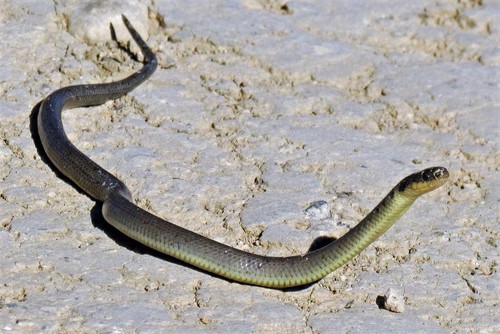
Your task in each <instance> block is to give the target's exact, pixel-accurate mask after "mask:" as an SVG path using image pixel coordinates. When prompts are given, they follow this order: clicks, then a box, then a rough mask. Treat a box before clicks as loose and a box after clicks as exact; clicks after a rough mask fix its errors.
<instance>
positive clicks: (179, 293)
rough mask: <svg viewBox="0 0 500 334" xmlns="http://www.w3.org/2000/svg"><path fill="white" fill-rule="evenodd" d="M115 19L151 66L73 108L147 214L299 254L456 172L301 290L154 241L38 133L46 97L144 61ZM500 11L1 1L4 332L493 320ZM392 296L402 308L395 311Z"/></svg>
mask: <svg viewBox="0 0 500 334" xmlns="http://www.w3.org/2000/svg"><path fill="white" fill-rule="evenodd" d="M122 13H124V14H126V15H127V16H128V17H129V19H130V20H131V21H132V23H133V24H134V25H135V26H136V27H137V28H138V29H139V31H140V32H141V34H143V36H144V37H145V38H146V39H147V41H148V44H149V45H150V46H151V47H152V49H153V50H154V52H155V53H156V54H157V56H158V58H159V63H160V66H159V69H158V70H157V72H156V73H155V74H154V75H153V76H152V77H151V79H150V80H148V81H147V82H146V83H145V84H143V85H141V86H140V87H139V88H137V89H136V90H135V91H133V92H132V93H130V94H128V95H127V96H126V97H123V98H121V99H119V100H116V101H112V102H108V103H106V104H105V105H103V106H99V107H92V108H81V109H74V110H68V111H66V112H64V114H63V117H64V124H65V129H66V131H67V133H68V136H69V138H70V139H71V140H72V141H73V142H74V143H75V144H76V145H77V146H78V148H80V149H81V150H82V151H84V152H85V153H86V154H88V155H89V156H90V157H91V158H92V159H93V160H95V161H97V162H98V163H99V164H101V165H102V166H103V167H105V168H106V169H108V170H109V171H111V172H112V173H114V174H115V175H117V176H118V177H119V178H121V179H122V180H124V181H125V183H126V184H127V185H128V187H129V188H130V189H131V191H132V193H133V196H134V198H135V201H136V203H137V204H138V205H139V206H141V207H143V208H144V209H146V210H148V211H150V212H153V213H155V214H157V215H159V216H161V217H164V218H165V219H168V220H169V221H171V222H173V223H175V224H178V225H181V226H183V227H185V228H188V229H190V230H192V231H195V232H196V233H199V234H201V235H204V236H206V237H209V238H212V239H215V240H217V241H219V242H222V243H225V244H228V245H231V246H233V247H237V248H239V249H242V250H245V251H250V252H254V253H257V254H263V255H273V256H286V255H296V254H303V253H305V252H306V251H307V250H308V249H309V247H310V246H311V244H312V243H313V242H314V241H315V240H317V239H318V238H322V237H333V238H338V237H340V236H341V235H342V234H343V233H345V232H346V231H348V230H349V228H351V227H353V226H355V224H356V223H357V222H359V221H360V220H361V219H362V218H363V217H364V216H365V215H366V214H367V213H368V212H369V211H370V210H371V209H372V208H373V207H374V206H375V205H376V204H377V203H378V202H379V201H380V200H381V199H382V198H383V197H384V196H385V195H386V194H387V193H388V192H389V190H390V189H391V187H393V186H394V185H395V184H396V183H397V182H398V181H399V180H401V179H402V178H403V177H404V176H406V175H408V174H410V173H413V172H416V171H418V170H420V169H423V168H426V167H430V166H444V167H446V168H448V169H449V171H450V173H451V179H450V181H449V182H448V183H447V184H446V185H445V186H444V187H442V188H440V189H438V190H436V191H434V192H432V193H430V194H427V195H425V196H423V197H422V198H421V199H419V200H418V201H417V202H416V203H415V204H414V206H413V207H412V208H411V209H410V210H409V211H408V213H407V214H406V215H405V216H404V217H403V218H402V219H401V220H400V221H399V222H398V223H396V225H395V226H394V227H393V228H391V230H389V231H388V232H387V233H386V234H384V235H383V236H382V237H381V238H380V239H379V240H377V241H376V242H375V243H373V244H372V245H371V246H369V247H368V248H367V249H366V250H365V251H364V252H362V253H361V254H360V255H359V256H358V257H356V258H355V259H353V260H352V261H350V262H349V263H348V264H347V265H345V266H344V267H342V268H340V269H339V270H337V271H335V272H334V273H332V274H330V275H328V276H327V277H325V278H324V279H323V280H321V281H320V282H318V283H316V284H313V285H311V286H308V287H305V288H303V289H294V290H285V291H282V290H271V289H266V288H260V287H253V286H247V285H241V284H238V283H233V282H229V281H226V280H223V279H220V278H218V277H215V276H212V275H210V274H207V273H205V272H202V271H198V270H195V269H193V268H191V267H189V266H185V265H183V264H182V263H180V262H178V261H175V260H172V259H170V258H167V257H165V256H162V255H161V254H157V253H155V252H152V251H150V250H148V249H146V248H144V247H142V246H141V245H139V244H137V243H135V242H133V241H131V240H129V239H127V238H125V237H123V236H122V235H120V234H119V233H117V232H116V231H114V230H112V229H111V228H109V227H108V226H107V224H106V223H105V222H104V221H103V219H102V217H101V215H100V206H99V203H96V202H95V201H94V200H92V199H91V198H90V197H88V196H86V195H85V194H83V193H82V192H80V191H79V190H78V189H77V188H75V187H74V186H73V185H72V184H71V183H70V182H68V181H67V180H65V179H64V178H62V177H61V175H60V174H58V173H57V172H56V171H55V170H54V169H52V168H51V166H50V164H48V163H47V160H46V158H45V156H44V153H43V150H42V149H41V147H40V146H39V145H38V141H37V131H36V119H35V115H36V112H37V108H36V106H37V104H38V103H39V102H40V101H41V100H42V99H43V98H44V97H45V96H47V95H48V94H49V93H50V92H52V91H54V90H55V89H57V88H60V87H63V86H67V85H70V84H78V83H99V82H110V81H113V80H117V79H121V78H124V77H125V76H127V75H128V74H130V73H132V72H133V71H134V70H137V69H138V68H140V66H141V65H140V63H139V62H138V61H137V60H139V61H140V60H141V59H142V58H141V55H140V53H139V52H138V49H137V47H136V46H135V45H134V44H133V42H131V43H130V44H128V42H127V41H128V40H129V39H130V37H129V36H128V35H127V33H126V31H125V30H124V28H123V24H122V22H121V19H120V15H121V14H122ZM499 16H500V3H499V2H498V1H479V0H476V1H474V0H469V1H467V0H461V1H460V0H459V1H435V0H425V1H416V2H404V1H394V0H385V1H383V0H382V1H376V2H375V1H348V2H346V1H290V2H284V1H282V2H280V1H265V0H260V1H259V0H253V1H252V0H246V1H245V0H239V1H232V2H228V1H222V0H221V1H213V0H211V1H209V0H207V1H194V0H192V1H173V0H172V1H167V0H155V1H151V2H150V1H129V2H127V3H126V4H125V2H120V1H108V2H100V1H55V2H51V1H30V0H21V1H6V2H4V4H3V8H2V12H0V37H1V39H0V46H1V49H0V55H1V57H0V118H1V122H0V137H1V141H0V161H1V163H0V250H1V254H2V255H1V256H0V268H1V275H0V332H6V333H7V332H16V333H18V332H22V333H24V332H33V333H36V332H40V331H43V332H53V333H64V332H79V333H81V332H83V333H87V332H89V333H92V332H113V333H130V332H137V333H151V332H166V331H168V332H169V333H186V332H190V333H192V332H209V333H250V332H254V333H259V332H268V333H269V332H278V331H279V332H282V333H366V332H370V333H386V332H388V331H392V332H413V333H450V332H456V333H495V332H496V333H498V332H500V323H499V320H498V313H499V307H498V304H499V299H498V296H499V295H500V291H499V290H500V287H499V278H498V270H497V264H498V260H499V251H498V216H499V212H498V203H499V192H498V190H497V191H495V190H494V189H495V188H497V187H498V186H499V177H498V175H499V174H498V169H499V165H500V156H499V154H498V145H497V140H498V133H499V128H500V127H499V120H498V112H499V104H500V93H499V92H500V90H499V77H500V70H499V65H500V49H499V45H500V29H499V22H500V17H499ZM110 22H112V23H113V27H114V28H115V31H116V37H117V39H118V42H119V44H120V47H119V45H118V43H117V42H116V41H113V40H112V39H111V33H110V25H109V23H110ZM128 46H130V48H131V50H132V56H134V55H135V54H137V57H132V58H131V53H128V52H127V51H126V50H127V47H128ZM497 189H498V188H497ZM321 201H324V202H325V203H326V204H325V203H321ZM318 202H319V204H320V205H318V206H320V207H321V210H316V211H317V212H316V214H311V211H310V210H307V208H309V207H310V206H311V205H312V204H314V203H318ZM389 289H391V294H392V295H391V296H395V298H396V299H398V300H400V301H401V300H402V301H403V302H404V304H403V306H404V310H402V309H400V311H403V312H400V313H397V312H391V311H388V310H387V309H386V308H384V306H383V301H381V300H382V299H383V296H384V295H385V294H386V293H387V291H388V290H389Z"/></svg>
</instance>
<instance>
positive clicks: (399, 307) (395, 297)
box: [384, 288, 405, 313]
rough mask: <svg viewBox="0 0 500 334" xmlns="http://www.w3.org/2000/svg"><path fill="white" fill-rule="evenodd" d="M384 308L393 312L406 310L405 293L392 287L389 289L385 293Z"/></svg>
mask: <svg viewBox="0 0 500 334" xmlns="http://www.w3.org/2000/svg"><path fill="white" fill-rule="evenodd" d="M384 308H385V309H386V310H388V311H391V312H395V313H403V312H404V310H405V301H404V298H403V295H402V294H400V293H399V291H396V290H394V289H392V288H390V289H389V290H387V292H386V293H385V295H384Z"/></svg>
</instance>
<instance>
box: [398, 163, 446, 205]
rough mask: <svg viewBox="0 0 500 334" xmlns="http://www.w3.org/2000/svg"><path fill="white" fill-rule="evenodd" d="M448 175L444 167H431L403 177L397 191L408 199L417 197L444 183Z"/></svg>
mask: <svg viewBox="0 0 500 334" xmlns="http://www.w3.org/2000/svg"><path fill="white" fill-rule="evenodd" d="M449 177H450V173H449V172H448V170H447V169H446V168H444V167H431V168H427V169H424V170H422V171H420V172H417V173H415V174H412V175H410V176H407V177H405V178H404V179H403V180H402V181H401V182H400V183H399V185H398V187H397V188H398V191H399V192H400V193H403V194H405V195H408V196H410V197H415V198H416V197H418V196H421V195H423V194H425V193H428V192H429V191H432V190H434V189H437V188H439V187H441V186H442V185H443V184H445V183H446V181H447V180H448V178H449Z"/></svg>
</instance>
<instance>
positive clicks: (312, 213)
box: [305, 201, 330, 220]
mask: <svg viewBox="0 0 500 334" xmlns="http://www.w3.org/2000/svg"><path fill="white" fill-rule="evenodd" d="M305 213H306V215H307V216H308V217H309V218H311V219H313V220H322V219H326V218H328V217H330V210H328V203H327V202H325V201H317V202H314V203H312V204H311V205H309V207H308V208H307V209H306V210H305Z"/></svg>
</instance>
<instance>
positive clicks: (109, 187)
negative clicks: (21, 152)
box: [37, 16, 449, 288]
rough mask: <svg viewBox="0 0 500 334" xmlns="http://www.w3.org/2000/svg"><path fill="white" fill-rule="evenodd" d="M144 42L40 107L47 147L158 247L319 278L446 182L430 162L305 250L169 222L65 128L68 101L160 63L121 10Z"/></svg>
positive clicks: (105, 92) (270, 278)
mask: <svg viewBox="0 0 500 334" xmlns="http://www.w3.org/2000/svg"><path fill="white" fill-rule="evenodd" d="M123 22H124V24H125V26H126V27H127V29H128V31H129V32H130V34H131V35H132V37H133V39H134V40H135V42H136V43H137V44H138V45H139V47H140V49H141V52H142V54H143V56H144V66H143V67H142V68H141V69H140V70H139V71H137V72H136V73H134V74H132V75H131V76H129V77H127V78H125V79H123V80H120V81H116V82H112V83H106V84H93V85H77V86H69V87H65V88H61V89H59V90H56V91H55V92H53V93H51V94H50V95H49V96H47V98H46V99H45V100H43V101H42V104H41V106H40V109H39V114H38V121H37V124H38V132H39V136H40V139H41V142H42V145H43V148H44V150H45V152H46V154H47V156H48V157H49V159H50V160H51V161H52V163H53V164H54V165H55V166H56V168H57V169H59V171H61V172H62V173H63V174H64V175H66V176H67V177H68V178H69V179H71V180H72V181H73V182H74V183H75V184H76V185H77V186H79V187H80V188H81V189H82V190H83V191H85V192H86V193H87V194H88V195H90V196H91V197H92V198H94V199H95V200H97V201H101V202H102V203H103V206H102V214H103V217H104V219H105V220H106V221H107V222H108V223H110V224H111V225H112V226H114V227H115V228H116V229H118V230H119V231H121V232H122V233H124V234H125V235H127V236H129V237H131V238H133V239H135V240H137V241H139V242H140V243H142V244H144V245H146V246H148V247H150V248H153V249H155V250H157V251H160V252H162V253H165V254H167V255H170V256H172V257H174V258H177V259H179V260H181V261H184V262H186V263H189V264H191V265H193V266H196V267H199V268H201V269H203V270H206V271H208V272H211V273H213V274H216V275H219V276H222V277H226V278H228V279H230V280H234V281H238V282H242V283H247V284H252V285H259V286H265V287H271V288H284V287H293V286H299V285H304V284H307V283H312V282H315V281H318V280H320V279H321V278H323V277H324V276H326V275H327V274H329V273H330V272H332V271H334V270H335V269H337V268H339V267H340V266H342V265H343V264H344V263H346V262H347V261H349V260H350V259H352V258H353V257H354V256H356V255H357V254H359V253H360V252H361V251H362V250H363V249H365V248H366V247H367V246H368V245H370V244H371V243H372V242H373V241H375V240H376V239H377V238H378V237H379V236H380V235H382V234H383V233H384V232H385V231H387V229H388V228H389V227H391V226H392V225H393V224H394V223H395V222H396V221H397V220H398V219H399V218H400V217H401V216H402V215H403V214H404V213H405V212H406V211H407V210H408V209H409V208H410V206H411V205H412V204H413V202H414V201H415V200H416V199H417V198H418V197H419V196H421V195H423V194H425V193H427V192H429V191H431V190H434V189H436V188H438V187H440V186H441V185H443V184H444V183H445V182H446V180H447V178H448V176H449V174H448V171H447V170H446V168H443V167H432V168H428V169H425V170H423V171H420V172H418V173H415V174H412V175H410V176H407V177H406V178H404V179H403V180H402V181H401V182H399V183H398V184H397V185H396V186H395V187H394V188H393V189H392V190H391V191H390V192H389V194H388V195H387V196H386V197H385V198H384V199H383V200H382V202H380V204H378V205H377V206H376V207H375V209H373V211H371V212H370V213H369V214H368V215H367V216H366V217H365V218H364V219H363V220H362V221H361V222H360V223H359V224H357V225H356V226H355V227H354V228H353V229H351V230H350V231H349V232H347V233H346V234H345V235H344V236H342V237H341V238H339V239H338V240H336V241H334V242H332V243H330V244H328V245H326V246H324V247H322V248H320V249H318V250H315V251H312V252H309V253H307V254H305V255H301V256H290V257H268V256H259V255H255V254H251V253H247V252H243V251H241V250H238V249H235V248H232V247H229V246H226V245H224V244H221V243H219V242H216V241H214V240H211V239H208V238H206V237H203V236H201V235H199V234H196V233H194V232H191V231H189V230H186V229H184V228H182V227H179V226H177V225H174V224H172V223H170V222H167V221H165V220H163V219H161V218H159V217H157V216H155V215H153V214H151V213H149V212H147V211H145V210H143V209H141V208H140V207H138V206H136V205H135V204H134V202H133V200H132V195H131V193H130V191H129V190H128V188H127V187H126V185H125V184H124V183H123V182H122V181H120V180H119V179H118V178H116V177H115V176H113V175H112V174H111V173H109V172H108V171H106V170H105V169H104V168H102V167H100V166H99V165H97V164H96V163H95V162H94V161H92V160H91V159H90V158H89V157H87V156H86V155H85V154H84V153H82V152H81V151H79V150H78V149H77V148H76V147H75V146H74V145H73V144H72V143H71V142H70V141H69V139H68V137H67V136H66V134H65V132H64V128H63V124H62V119H61V113H62V111H63V110H64V109H69V108H76V107H83V106H95V105H100V104H103V103H104V102H106V101H108V100H113V99H117V98H119V97H120V96H123V95H125V94H127V93H128V92H130V91H132V90H133V89H134V88H135V87H137V86H139V85H140V84H141V83H142V82H144V81H145V80H146V79H148V78H149V77H150V76H151V75H152V74H153V72H154V71H155V69H156V67H157V60H156V56H155V54H154V53H153V52H152V51H151V49H150V48H149V47H148V45H147V44H146V43H145V42H144V40H143V39H142V38H141V36H140V35H139V34H138V33H137V32H136V30H135V29H134V28H133V27H132V25H131V24H130V22H129V21H128V20H127V19H126V18H125V17H124V16H123Z"/></svg>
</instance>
